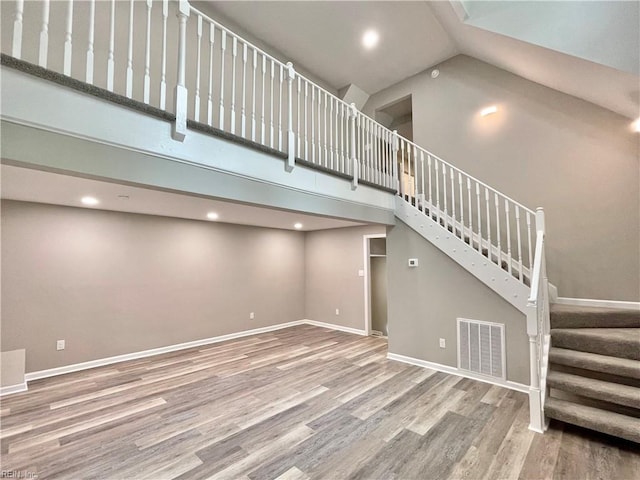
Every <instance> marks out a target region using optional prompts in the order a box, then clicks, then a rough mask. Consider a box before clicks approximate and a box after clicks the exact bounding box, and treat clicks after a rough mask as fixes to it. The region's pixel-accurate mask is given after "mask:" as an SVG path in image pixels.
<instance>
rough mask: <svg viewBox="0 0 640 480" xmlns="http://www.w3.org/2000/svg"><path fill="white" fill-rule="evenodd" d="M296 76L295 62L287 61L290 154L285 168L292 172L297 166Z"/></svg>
mask: <svg viewBox="0 0 640 480" xmlns="http://www.w3.org/2000/svg"><path fill="white" fill-rule="evenodd" d="M295 78H296V71H295V69H294V68H293V63H291V62H288V63H287V92H288V97H287V98H288V102H287V104H288V105H287V107H288V112H287V140H288V150H287V153H288V156H287V163H286V166H285V169H286V170H287V172H291V171H292V170H293V169H294V167H295V166H296V136H295V133H293V80H294V79H295Z"/></svg>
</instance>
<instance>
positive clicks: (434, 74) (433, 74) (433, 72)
mask: <svg viewBox="0 0 640 480" xmlns="http://www.w3.org/2000/svg"><path fill="white" fill-rule="evenodd" d="M439 75H440V70H438V69H437V68H434V69H433V70H431V78H438V76H439Z"/></svg>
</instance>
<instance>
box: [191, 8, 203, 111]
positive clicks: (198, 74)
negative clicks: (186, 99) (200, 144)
mask: <svg viewBox="0 0 640 480" xmlns="http://www.w3.org/2000/svg"><path fill="white" fill-rule="evenodd" d="M196 23H197V29H196V93H195V96H194V98H193V119H194V120H195V121H196V122H199V121H200V77H201V71H202V67H201V65H202V16H200V15H198V18H197V22H196Z"/></svg>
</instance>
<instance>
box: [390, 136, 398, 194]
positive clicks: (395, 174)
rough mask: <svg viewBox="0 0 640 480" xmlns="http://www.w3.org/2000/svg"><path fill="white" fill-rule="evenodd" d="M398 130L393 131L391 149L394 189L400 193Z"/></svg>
mask: <svg viewBox="0 0 640 480" xmlns="http://www.w3.org/2000/svg"><path fill="white" fill-rule="evenodd" d="M398 144H399V142H398V130H394V131H393V137H392V142H391V149H392V150H393V156H392V157H393V180H394V181H395V184H396V191H397V192H398V194H400V177H399V176H398Z"/></svg>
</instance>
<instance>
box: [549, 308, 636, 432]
mask: <svg viewBox="0 0 640 480" xmlns="http://www.w3.org/2000/svg"><path fill="white" fill-rule="evenodd" d="M547 387H548V388H549V389H550V394H549V395H547V398H546V401H545V404H544V412H545V415H546V416H547V417H549V418H554V419H556V420H561V421H563V422H567V423H572V424H574V425H579V426H581V427H585V428H589V429H591V430H596V431H598V432H602V433H606V434H609V435H614V436H617V437H621V438H625V439H627V440H631V441H634V442H638V443H640V311H638V310H618V309H610V308H593V307H574V306H567V305H552V307H551V349H550V351H549V372H548V374H547Z"/></svg>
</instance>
